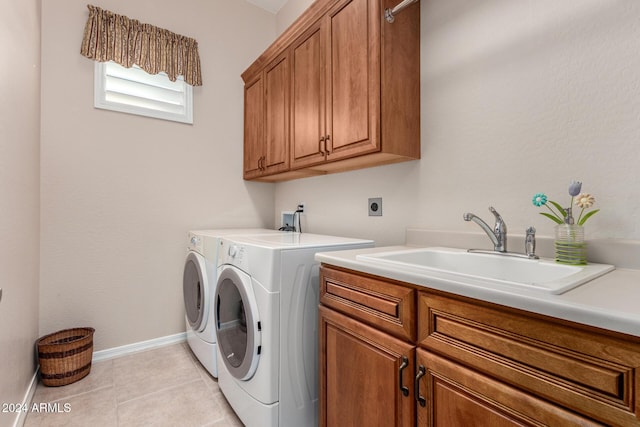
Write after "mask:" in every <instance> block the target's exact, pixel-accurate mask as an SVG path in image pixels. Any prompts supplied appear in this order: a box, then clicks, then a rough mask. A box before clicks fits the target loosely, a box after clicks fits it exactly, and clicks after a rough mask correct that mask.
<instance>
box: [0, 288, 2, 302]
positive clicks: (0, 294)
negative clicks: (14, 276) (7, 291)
mask: <svg viewBox="0 0 640 427" xmlns="http://www.w3.org/2000/svg"><path fill="white" fill-rule="evenodd" d="M0 301H2V288H0Z"/></svg>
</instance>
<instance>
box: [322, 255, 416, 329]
mask: <svg viewBox="0 0 640 427" xmlns="http://www.w3.org/2000/svg"><path fill="white" fill-rule="evenodd" d="M415 293H416V291H415V290H414V289H412V288H409V287H406V286H402V285H398V284H396V283H393V282H391V281H386V280H381V279H378V278H374V277H370V276H362V275H356V274H353V273H350V272H348V271H343V270H339V269H335V268H331V267H327V266H325V265H323V266H322V267H321V268H320V303H321V304H324V305H326V306H327V307H331V308H333V309H335V310H338V311H341V312H343V313H346V314H348V315H349V316H351V317H353V318H355V319H358V320H361V321H363V322H365V323H367V324H369V325H372V326H376V327H378V328H379V329H380V330H383V331H385V332H388V333H390V334H392V335H395V336H397V337H399V338H404V339H406V340H410V341H415V339H416V327H415V321H414V319H415V311H416V310H415Z"/></svg>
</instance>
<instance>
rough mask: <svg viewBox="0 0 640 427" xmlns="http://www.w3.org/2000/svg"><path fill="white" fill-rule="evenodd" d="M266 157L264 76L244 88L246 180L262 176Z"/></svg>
mask: <svg viewBox="0 0 640 427" xmlns="http://www.w3.org/2000/svg"><path fill="white" fill-rule="evenodd" d="M263 156H264V82H263V79H262V74H260V75H259V76H258V77H257V78H256V79H255V80H253V81H251V82H248V83H247V84H245V87H244V178H245V179H249V178H254V177H256V176H260V175H261V174H262V161H263Z"/></svg>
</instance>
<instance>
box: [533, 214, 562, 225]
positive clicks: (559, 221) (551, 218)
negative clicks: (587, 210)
mask: <svg viewBox="0 0 640 427" xmlns="http://www.w3.org/2000/svg"><path fill="white" fill-rule="evenodd" d="M539 213H540V215H544V216H546V217H547V218H549V219H550V220H551V221H553V222H555V223H556V224H562V223H563V221H562V220H561V219H558V218H556V217H555V216H553V215H551V214H548V213H546V212H539Z"/></svg>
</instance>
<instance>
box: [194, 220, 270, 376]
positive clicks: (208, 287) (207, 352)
mask: <svg viewBox="0 0 640 427" xmlns="http://www.w3.org/2000/svg"><path fill="white" fill-rule="evenodd" d="M268 233H275V234H280V233H282V232H280V231H276V230H267V229H262V228H250V229H221V230H194V231H190V232H189V241H188V252H187V257H186V260H185V263H184V274H183V280H182V288H183V293H184V307H185V321H186V330H187V342H188V343H189V346H190V347H191V350H192V351H193V354H195V355H196V357H197V358H198V360H200V363H202V366H204V367H205V368H206V369H207V371H209V373H210V374H211V375H213V376H214V377H216V378H217V377H218V363H217V352H218V351H217V345H216V330H215V323H214V321H213V319H214V311H213V309H214V304H213V303H212V298H213V293H214V292H215V286H216V283H217V281H218V274H217V267H218V265H217V262H218V247H219V246H220V239H221V238H222V237H223V236H230V235H235V234H241V235H242V234H268Z"/></svg>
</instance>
